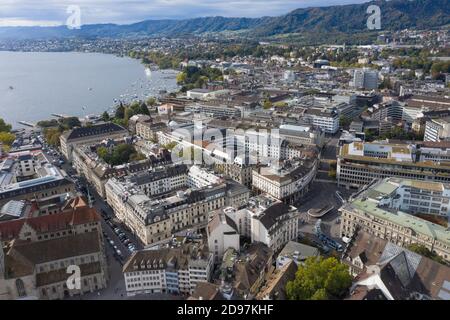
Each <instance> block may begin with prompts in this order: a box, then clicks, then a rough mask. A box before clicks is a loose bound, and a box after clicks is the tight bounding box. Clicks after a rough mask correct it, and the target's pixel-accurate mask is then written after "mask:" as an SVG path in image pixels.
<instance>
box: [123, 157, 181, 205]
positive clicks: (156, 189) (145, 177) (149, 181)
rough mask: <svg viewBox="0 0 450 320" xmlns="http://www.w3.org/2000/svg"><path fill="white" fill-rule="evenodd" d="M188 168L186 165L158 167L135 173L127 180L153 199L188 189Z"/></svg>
mask: <svg viewBox="0 0 450 320" xmlns="http://www.w3.org/2000/svg"><path fill="white" fill-rule="evenodd" d="M187 179H188V167H187V166H186V165H184V164H178V165H171V166H165V167H156V168H153V169H152V170H149V171H143V172H139V173H134V174H132V175H129V176H127V177H126V180H127V181H129V182H130V183H132V184H134V185H136V187H137V188H139V189H140V190H141V191H143V192H144V193H145V194H146V195H147V196H149V197H152V196H156V195H161V194H164V193H169V192H172V191H174V190H179V189H181V188H184V187H186V185H187Z"/></svg>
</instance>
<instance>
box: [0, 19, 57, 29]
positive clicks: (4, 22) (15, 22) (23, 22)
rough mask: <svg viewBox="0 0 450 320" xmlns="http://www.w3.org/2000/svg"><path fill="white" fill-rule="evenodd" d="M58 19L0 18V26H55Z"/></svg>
mask: <svg viewBox="0 0 450 320" xmlns="http://www.w3.org/2000/svg"><path fill="white" fill-rule="evenodd" d="M59 25H61V22H60V21H52V20H28V19H23V18H0V27H36V26H39V27H56V26H59Z"/></svg>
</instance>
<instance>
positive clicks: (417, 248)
mask: <svg viewBox="0 0 450 320" xmlns="http://www.w3.org/2000/svg"><path fill="white" fill-rule="evenodd" d="M407 249H408V250H410V251H412V252H415V253H417V254H420V255H421V256H424V257H427V258H429V259H431V260H434V261H436V262H439V263H441V264H447V263H446V261H445V260H444V259H443V258H442V257H441V256H439V255H438V254H436V253H434V252H432V251H431V250H430V249H428V248H427V247H425V246H424V245H422V244H418V243H413V244H410V245H409V246H408V247H407Z"/></svg>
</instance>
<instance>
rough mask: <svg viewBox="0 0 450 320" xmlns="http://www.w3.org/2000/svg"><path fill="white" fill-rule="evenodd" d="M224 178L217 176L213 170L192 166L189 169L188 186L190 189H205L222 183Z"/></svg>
mask: <svg viewBox="0 0 450 320" xmlns="http://www.w3.org/2000/svg"><path fill="white" fill-rule="evenodd" d="M223 181H224V180H223V178H221V177H219V176H217V175H216V174H214V172H212V171H211V170H208V169H206V168H201V167H199V166H196V165H194V166H192V167H191V168H190V169H189V173H188V177H187V185H188V187H189V188H195V189H198V188H204V187H207V186H210V185H213V184H219V183H222V182H223Z"/></svg>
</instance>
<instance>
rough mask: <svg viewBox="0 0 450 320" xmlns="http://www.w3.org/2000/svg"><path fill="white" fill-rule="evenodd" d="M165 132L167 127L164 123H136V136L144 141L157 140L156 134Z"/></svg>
mask: <svg viewBox="0 0 450 320" xmlns="http://www.w3.org/2000/svg"><path fill="white" fill-rule="evenodd" d="M165 130H167V125H166V124H165V123H164V122H156V123H152V122H137V123H136V135H138V136H139V137H142V138H144V139H146V140H155V141H156V140H157V135H156V133H157V132H159V131H165Z"/></svg>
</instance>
